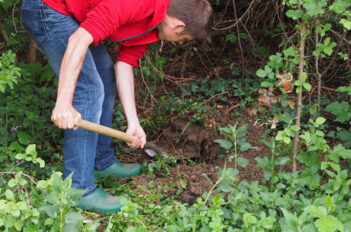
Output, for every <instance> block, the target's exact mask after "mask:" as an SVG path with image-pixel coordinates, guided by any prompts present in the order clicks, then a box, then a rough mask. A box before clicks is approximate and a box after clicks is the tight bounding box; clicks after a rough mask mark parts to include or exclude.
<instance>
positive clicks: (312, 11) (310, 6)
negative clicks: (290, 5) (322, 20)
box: [303, 1, 324, 17]
mask: <svg viewBox="0 0 351 232" xmlns="http://www.w3.org/2000/svg"><path fill="white" fill-rule="evenodd" d="M320 2H322V1H320ZM323 5H324V4H323V3H322V4H320V5H316V4H315V3H314V2H307V3H304V4H303V6H304V8H305V9H306V11H307V15H309V16H311V17H313V16H317V15H319V14H323V13H324V9H323Z"/></svg>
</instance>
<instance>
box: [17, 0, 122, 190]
mask: <svg viewBox="0 0 351 232" xmlns="http://www.w3.org/2000/svg"><path fill="white" fill-rule="evenodd" d="M21 11H22V20H23V24H24V26H25V28H26V29H27V31H28V32H29V33H30V35H31V36H32V38H33V39H34V40H35V42H36V43H37V45H38V46H39V47H40V48H41V49H42V50H43V51H44V53H45V55H46V56H47V58H48V61H49V64H50V66H51V67H52V69H53V70H54V72H55V74H56V76H59V70H60V65H61V61H62V58H63V55H64V53H65V50H66V46H67V42H68V38H69V36H70V35H72V34H73V32H75V31H76V30H77V28H78V27H79V24H78V23H77V22H76V21H75V20H74V19H73V18H72V17H70V16H67V15H63V14H61V13H59V12H57V11H55V10H53V9H51V8H50V7H48V6H47V5H46V4H45V3H43V2H42V0H23V2H22V7H21ZM115 96H116V81H115V76H114V70H113V62H112V60H111V58H110V56H109V55H108V53H107V52H106V50H105V48H104V46H102V45H99V46H96V47H93V46H90V47H89V50H88V52H87V55H86V57H85V60H84V64H83V67H82V71H81V73H80V75H79V77H78V80H77V86H76V90H75V92H74V99H73V107H74V108H75V109H76V110H77V111H78V112H79V113H81V115H82V118H83V119H86V120H89V121H91V122H95V123H99V124H102V125H105V126H108V127H111V124H112V112H113V104H114V99H115ZM110 145H111V138H110V137H107V136H104V135H98V134H96V133H93V132H89V131H86V130H83V129H77V130H75V131H74V130H66V131H65V137H64V147H63V148H64V152H63V160H64V162H63V178H66V177H67V176H68V175H69V174H71V173H72V172H73V177H72V187H74V188H80V189H86V193H87V194H88V193H89V192H92V191H93V190H95V188H96V186H95V184H94V176H93V174H92V171H93V169H94V168H95V169H97V170H103V169H105V168H107V167H109V166H110V165H112V164H113V163H114V162H116V157H115V155H114V151H113V149H112V148H111V147H110Z"/></svg>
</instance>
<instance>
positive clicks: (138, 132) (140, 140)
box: [127, 124, 146, 149]
mask: <svg viewBox="0 0 351 232" xmlns="http://www.w3.org/2000/svg"><path fill="white" fill-rule="evenodd" d="M127 134H130V135H132V136H134V137H136V138H137V139H136V140H135V141H134V142H133V143H127V144H128V146H130V147H131V148H133V149H137V148H143V147H144V146H145V143H146V135H145V132H144V129H143V128H142V127H141V126H140V124H135V125H129V126H128V129H127Z"/></svg>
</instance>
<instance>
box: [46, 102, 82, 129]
mask: <svg viewBox="0 0 351 232" xmlns="http://www.w3.org/2000/svg"><path fill="white" fill-rule="evenodd" d="M81 118H82V116H81V114H80V113H79V112H78V111H76V110H75V109H74V108H73V106H72V105H70V104H69V105H63V104H58V103H56V106H55V108H54V109H53V111H52V115H51V120H52V121H53V122H54V123H55V125H56V126H58V127H59V128H61V129H74V130H76V129H77V127H76V126H75V124H76V123H77V122H79V120H80V119H81Z"/></svg>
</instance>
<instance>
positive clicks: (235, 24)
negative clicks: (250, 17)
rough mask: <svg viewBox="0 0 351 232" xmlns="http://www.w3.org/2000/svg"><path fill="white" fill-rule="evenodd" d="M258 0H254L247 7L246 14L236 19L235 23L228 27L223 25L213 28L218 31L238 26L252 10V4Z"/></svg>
mask: <svg viewBox="0 0 351 232" xmlns="http://www.w3.org/2000/svg"><path fill="white" fill-rule="evenodd" d="M255 1H256V0H252V1H251V3H250V5H249V6H248V7H247V10H246V11H245V12H244V14H243V15H242V16H241V17H240V18H239V19H237V18H236V19H235V23H234V24H232V25H230V26H227V27H223V28H213V30H216V31H226V30H229V29H231V28H233V27H236V26H237V25H238V23H239V22H241V20H242V19H243V18H244V17H245V16H246V14H247V13H248V12H249V11H250V10H251V7H252V5H253V4H254V3H255ZM233 2H234V0H233Z"/></svg>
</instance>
